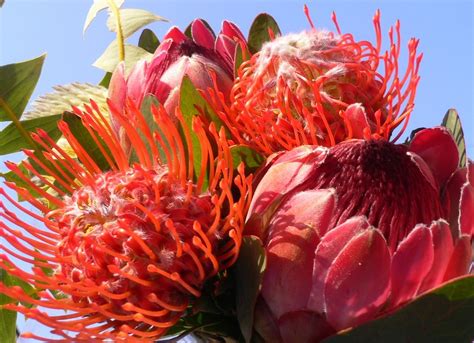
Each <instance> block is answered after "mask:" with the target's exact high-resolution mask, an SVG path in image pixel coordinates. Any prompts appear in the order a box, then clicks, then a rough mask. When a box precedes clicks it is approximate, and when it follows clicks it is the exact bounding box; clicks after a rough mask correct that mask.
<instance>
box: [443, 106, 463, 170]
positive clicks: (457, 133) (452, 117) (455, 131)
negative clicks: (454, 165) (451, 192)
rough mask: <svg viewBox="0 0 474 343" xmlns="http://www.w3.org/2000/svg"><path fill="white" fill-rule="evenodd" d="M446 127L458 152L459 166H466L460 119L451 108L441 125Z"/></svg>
mask: <svg viewBox="0 0 474 343" xmlns="http://www.w3.org/2000/svg"><path fill="white" fill-rule="evenodd" d="M441 125H443V126H444V127H446V128H447V129H448V130H449V131H451V134H452V135H453V137H454V140H455V141H456V145H457V146H458V151H459V166H460V167H465V166H466V142H465V141H464V132H463V129H462V125H461V119H460V118H459V114H458V112H457V111H456V110H455V109H454V108H451V109H449V110H448V112H446V114H445V116H444V118H443V123H442V124H441Z"/></svg>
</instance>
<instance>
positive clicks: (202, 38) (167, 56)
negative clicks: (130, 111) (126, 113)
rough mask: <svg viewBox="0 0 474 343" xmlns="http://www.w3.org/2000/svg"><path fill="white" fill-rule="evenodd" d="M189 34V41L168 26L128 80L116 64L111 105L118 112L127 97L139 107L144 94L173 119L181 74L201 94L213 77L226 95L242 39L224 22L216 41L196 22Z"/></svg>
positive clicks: (233, 25) (233, 28)
mask: <svg viewBox="0 0 474 343" xmlns="http://www.w3.org/2000/svg"><path fill="white" fill-rule="evenodd" d="M191 34H192V37H193V38H192V39H190V38H188V37H187V36H185V35H184V34H183V33H182V32H181V31H180V30H179V29H178V28H177V27H172V28H171V29H170V30H169V31H168V33H167V34H166V35H165V37H164V40H163V42H162V43H161V44H160V46H159V47H158V49H157V50H156V52H155V54H154V55H153V58H152V60H151V61H150V62H147V61H145V60H143V61H140V62H138V63H137V65H135V66H134V68H133V69H132V71H131V72H130V75H128V77H126V76H125V66H124V64H123V63H122V64H120V65H119V66H118V67H117V69H116V71H115V72H114V73H113V75H112V79H111V82H110V87H109V96H110V98H111V100H112V102H113V103H114V104H115V105H116V106H117V107H118V108H119V109H122V108H123V107H124V104H125V99H126V98H130V99H132V100H133V101H134V102H135V104H136V105H137V106H138V107H139V106H140V104H141V102H142V100H143V98H144V97H145V96H146V95H147V94H153V95H155V96H156V97H157V99H158V100H159V102H160V103H161V104H163V105H164V107H165V109H166V110H167V112H168V113H169V114H170V116H172V117H174V114H175V113H174V111H175V109H176V107H177V106H178V104H179V90H180V86H181V81H182V79H183V77H184V76H185V75H187V76H188V77H189V78H190V79H191V81H192V82H193V84H194V85H195V86H196V87H197V88H198V89H200V90H202V91H204V93H205V91H206V89H207V88H208V87H213V86H214V80H213V78H214V75H215V84H216V85H217V88H218V89H219V91H220V92H222V93H224V94H225V95H226V96H228V94H229V92H230V89H231V87H232V81H233V79H234V72H233V70H234V54H235V50H236V46H237V45H238V44H241V45H242V46H243V47H246V46H247V43H246V40H245V37H244V36H243V34H242V33H241V32H240V30H239V28H238V27H237V26H236V25H235V24H233V23H231V22H229V21H224V22H223V24H222V29H221V31H220V33H219V35H218V36H217V38H216V37H215V36H214V33H213V32H212V31H211V30H210V29H209V28H208V27H207V25H206V24H205V22H204V21H202V20H200V19H196V20H194V21H193V22H192V24H191Z"/></svg>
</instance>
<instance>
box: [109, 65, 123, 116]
mask: <svg viewBox="0 0 474 343" xmlns="http://www.w3.org/2000/svg"><path fill="white" fill-rule="evenodd" d="M126 96H127V82H126V80H125V62H120V63H119V64H118V65H117V67H116V68H115V70H114V72H113V74H112V78H111V79H110V84H109V99H110V100H111V101H112V103H113V104H114V105H115V106H116V107H117V110H119V111H122V110H123V108H124V106H125V98H126Z"/></svg>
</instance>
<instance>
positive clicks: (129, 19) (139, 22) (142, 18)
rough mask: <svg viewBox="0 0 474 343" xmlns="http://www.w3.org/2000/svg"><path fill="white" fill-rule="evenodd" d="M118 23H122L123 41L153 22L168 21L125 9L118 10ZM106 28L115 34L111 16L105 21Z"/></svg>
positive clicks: (139, 11)
mask: <svg viewBox="0 0 474 343" xmlns="http://www.w3.org/2000/svg"><path fill="white" fill-rule="evenodd" d="M120 21H121V23H122V32H123V38H124V39H125V38H127V37H130V36H131V35H132V34H134V33H135V32H137V31H138V30H139V29H141V28H142V27H143V26H146V25H148V24H151V23H153V22H155V21H165V22H168V21H169V20H168V19H166V18H163V17H161V16H159V15H156V14H153V13H151V12H148V11H145V10H141V9H133V8H126V9H121V10H120ZM107 27H108V28H109V30H110V31H112V32H117V21H116V20H115V18H114V17H113V16H109V18H108V19H107Z"/></svg>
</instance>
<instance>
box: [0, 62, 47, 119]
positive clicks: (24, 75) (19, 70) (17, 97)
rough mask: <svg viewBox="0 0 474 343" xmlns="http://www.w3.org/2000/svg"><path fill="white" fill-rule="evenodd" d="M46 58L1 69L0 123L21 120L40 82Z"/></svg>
mask: <svg viewBox="0 0 474 343" xmlns="http://www.w3.org/2000/svg"><path fill="white" fill-rule="evenodd" d="M45 56H46V55H41V56H39V57H37V58H34V59H32V60H28V61H24V62H20V63H14V64H7V65H4V66H1V67H0V80H2V82H0V121H11V120H13V119H14V118H13V117H15V118H20V116H21V114H22V113H23V111H24V109H25V107H26V104H27V103H28V100H29V99H30V97H31V94H32V93H33V90H34V89H35V86H36V83H37V82H38V79H39V76H40V74H41V68H42V67H43V62H44V59H45Z"/></svg>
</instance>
